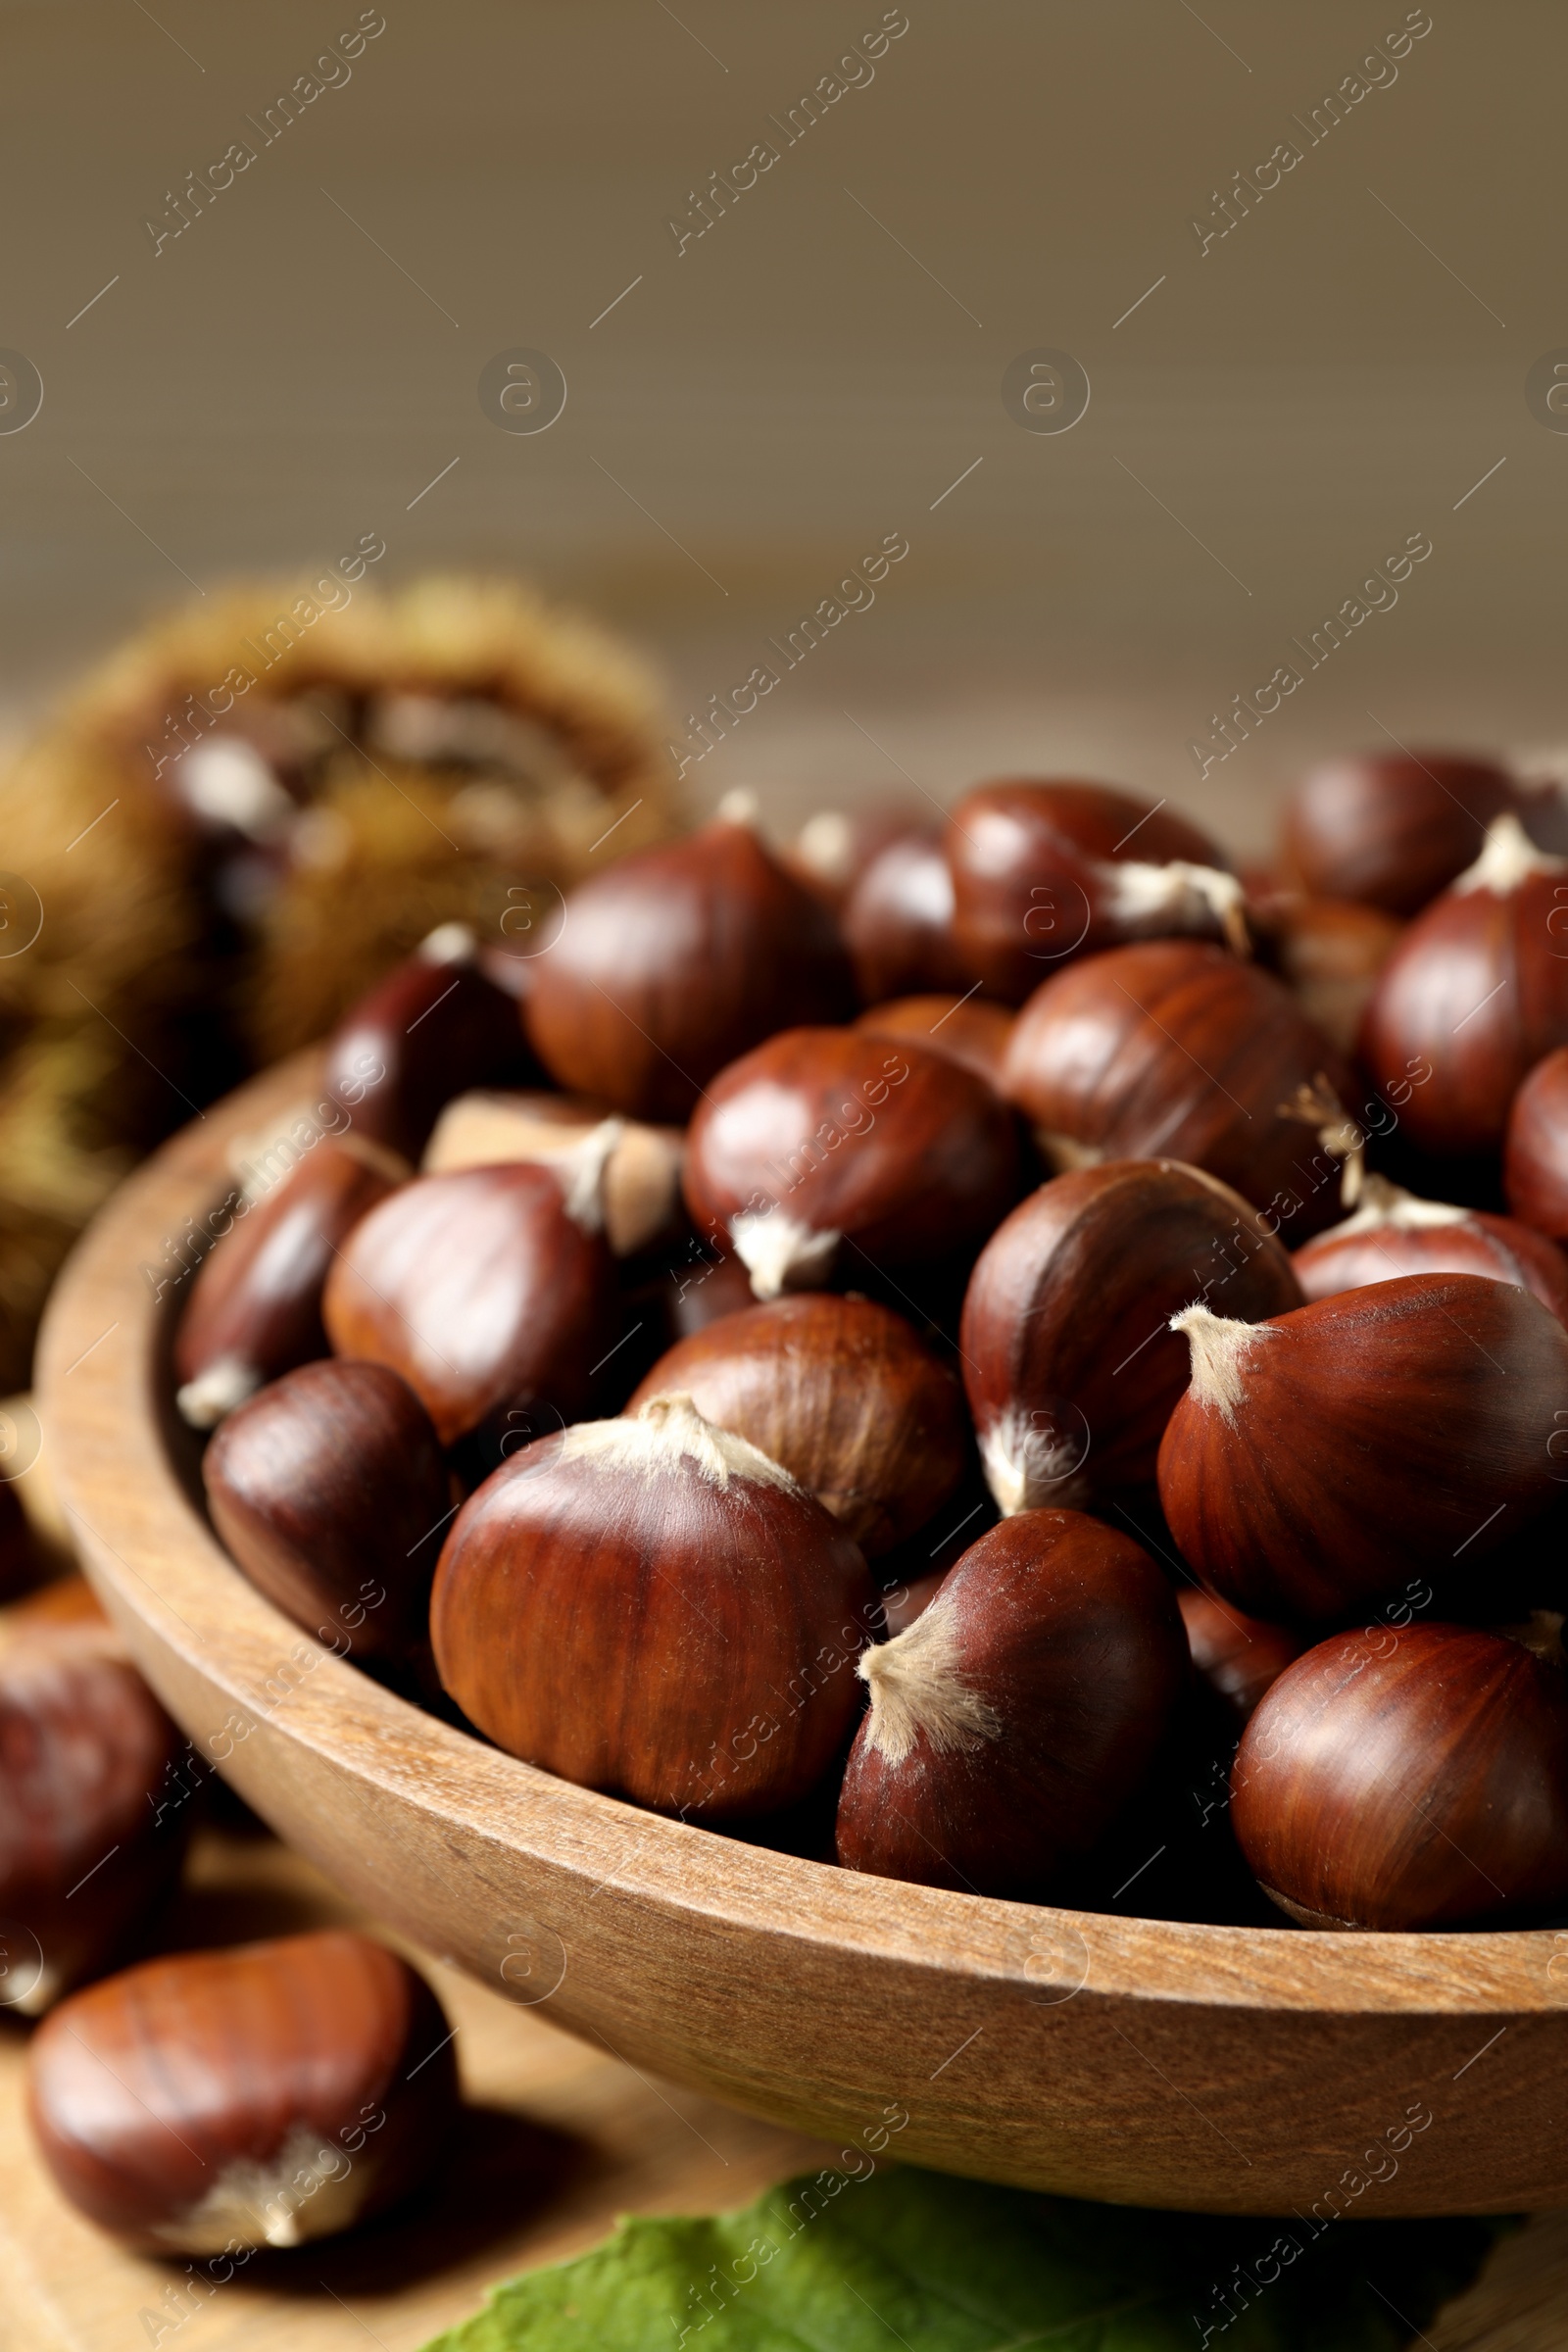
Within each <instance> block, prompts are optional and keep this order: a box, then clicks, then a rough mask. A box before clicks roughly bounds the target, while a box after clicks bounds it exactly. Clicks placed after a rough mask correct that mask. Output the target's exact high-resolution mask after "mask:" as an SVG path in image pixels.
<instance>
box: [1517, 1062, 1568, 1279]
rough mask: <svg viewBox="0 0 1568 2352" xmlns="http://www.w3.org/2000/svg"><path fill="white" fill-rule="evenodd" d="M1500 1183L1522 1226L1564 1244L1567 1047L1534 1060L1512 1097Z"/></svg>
mask: <svg viewBox="0 0 1568 2352" xmlns="http://www.w3.org/2000/svg"><path fill="white" fill-rule="evenodd" d="M1502 1182H1503V1190H1504V1191H1505V1193H1506V1194H1507V1197H1508V1206H1509V1207H1510V1208H1511V1209H1512V1210H1513V1213H1514V1215H1515V1216H1516V1217H1517V1218H1519V1219H1520V1221H1521V1222H1522V1223H1524V1224H1526V1225H1529V1226H1532V1227H1533V1228H1534V1229H1535V1231H1536V1232H1537V1233H1544V1234H1548V1235H1549V1236H1550V1237H1551V1239H1552V1240H1553V1241H1554V1242H1564V1241H1568V1046H1559V1047H1557V1049H1556V1051H1555V1052H1554V1053H1551V1054H1545V1055H1544V1057H1543V1059H1542V1060H1540V1061H1538V1062H1537V1064H1536V1066H1535V1068H1534V1069H1533V1070H1532V1071H1531V1072H1530V1074H1529V1076H1528V1077H1527V1078H1526V1079H1525V1081H1524V1083H1523V1085H1522V1086H1521V1087H1520V1089H1519V1092H1518V1093H1517V1094H1516V1095H1515V1096H1514V1099H1513V1102H1512V1103H1511V1105H1510V1107H1509V1111H1508V1126H1507V1132H1506V1133H1505V1135H1504V1137H1503V1152H1502Z"/></svg>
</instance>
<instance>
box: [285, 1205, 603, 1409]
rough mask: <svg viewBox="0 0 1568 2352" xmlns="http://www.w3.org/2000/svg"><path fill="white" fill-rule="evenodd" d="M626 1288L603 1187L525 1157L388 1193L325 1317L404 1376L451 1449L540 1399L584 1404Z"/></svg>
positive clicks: (354, 1239)
mask: <svg viewBox="0 0 1568 2352" xmlns="http://www.w3.org/2000/svg"><path fill="white" fill-rule="evenodd" d="M582 1172H583V1171H579V1173H582ZM613 1297H614V1274H613V1259H612V1257H611V1254H610V1250H609V1249H608V1247H607V1245H606V1242H605V1237H604V1233H603V1231H602V1229H601V1215H600V1206H599V1193H598V1189H597V1184H596V1185H595V1186H594V1187H593V1188H591V1189H590V1188H586V1187H583V1188H579V1189H578V1191H577V1192H574V1193H568V1189H567V1187H566V1186H564V1184H563V1182H562V1178H561V1176H560V1175H559V1174H558V1173H557V1172H556V1171H555V1170H553V1169H550V1168H541V1167H534V1166H531V1165H529V1164H528V1163H527V1162H518V1163H517V1164H516V1165H515V1166H509V1167H493V1168H465V1169H462V1170H460V1171H459V1172H458V1173H456V1174H454V1175H450V1176H421V1177H419V1178H418V1179H417V1181H416V1182H415V1183H413V1184H410V1185H406V1186H405V1187H404V1189H403V1190H402V1192H400V1193H397V1194H394V1196H393V1197H392V1199H391V1200H389V1201H382V1203H381V1205H380V1207H379V1208H375V1209H372V1210H371V1212H370V1214H369V1215H368V1217H366V1218H364V1219H362V1221H361V1222H360V1223H359V1224H358V1225H357V1226H356V1227H355V1229H354V1231H353V1232H352V1233H351V1234H350V1235H349V1236H348V1238H347V1240H346V1241H345V1242H344V1244H343V1247H342V1249H341V1250H339V1252H338V1254H337V1257H336V1259H335V1260H334V1262H333V1266H332V1271H331V1273H330V1275H329V1276H328V1277H327V1283H326V1291H325V1295H324V1297H323V1299H322V1313H323V1316H324V1319H325V1323H326V1330H327V1336H328V1337H329V1339H330V1340H331V1343H332V1346H333V1348H334V1349H335V1350H336V1352H337V1353H338V1354H339V1355H355V1356H366V1357H368V1358H369V1359H370V1360H371V1361H372V1362H374V1363H382V1364H390V1366H391V1367H392V1369H393V1371H394V1372H400V1373H401V1374H402V1375H403V1378H404V1379H405V1380H406V1381H407V1382H408V1384H409V1386H410V1388H411V1389H413V1391H414V1393H415V1395H416V1396H417V1397H418V1398H419V1400H420V1402H421V1403H422V1404H423V1406H424V1408H425V1410H426V1411H427V1412H428V1414H429V1416H430V1418H431V1420H432V1421H433V1422H434V1423H435V1427H436V1435H437V1436H438V1437H439V1439H440V1441H441V1443H442V1445H443V1446H450V1445H452V1444H454V1443H455V1442H456V1441H457V1440H458V1439H460V1438H463V1437H466V1436H467V1435H468V1434H469V1433H470V1432H472V1431H480V1430H484V1431H495V1430H498V1429H501V1428H502V1427H503V1426H504V1425H505V1422H506V1417H507V1415H508V1413H509V1412H521V1411H524V1410H526V1409H527V1408H528V1407H529V1406H530V1405H534V1404H539V1403H544V1404H547V1405H549V1406H551V1407H552V1408H553V1409H554V1410H555V1411H556V1412H558V1413H560V1414H561V1415H563V1416H564V1417H565V1418H567V1419H569V1418H571V1417H573V1416H574V1415H576V1414H578V1413H581V1412H583V1411H584V1410H585V1409H586V1407H587V1404H588V1401H589V1397H590V1395H591V1392H592V1385H593V1375H594V1372H595V1370H596V1369H597V1367H598V1363H599V1359H600V1357H601V1355H602V1354H603V1352H604V1350H605V1348H607V1347H609V1346H610V1345H611V1344H612V1341H611V1338H610V1336H607V1335H609V1334H610V1333H611V1328H612V1317H613Z"/></svg>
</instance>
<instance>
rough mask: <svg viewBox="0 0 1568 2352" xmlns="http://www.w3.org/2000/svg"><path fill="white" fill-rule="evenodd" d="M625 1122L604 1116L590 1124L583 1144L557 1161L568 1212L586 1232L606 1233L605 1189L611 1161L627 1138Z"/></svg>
mask: <svg viewBox="0 0 1568 2352" xmlns="http://www.w3.org/2000/svg"><path fill="white" fill-rule="evenodd" d="M625 1135H626V1122H625V1120H624V1119H622V1118H617V1117H612V1118H608V1119H601V1120H600V1121H599V1124H598V1126H597V1127H590V1128H589V1130H588V1132H587V1134H586V1135H585V1136H584V1137H583V1138H582V1140H581V1142H580V1143H576V1144H573V1146H572V1148H571V1150H570V1151H569V1152H566V1153H565V1155H564V1157H563V1158H562V1159H561V1160H560V1161H559V1162H558V1163H557V1172H558V1174H559V1175H560V1177H561V1183H562V1189H563V1191H564V1194H565V1199H566V1214H567V1216H568V1217H570V1219H571V1221H572V1223H573V1224H574V1225H580V1226H581V1227H582V1230H583V1232H584V1233H603V1232H604V1230H605V1214H606V1208H605V1188H606V1184H607V1181H608V1178H609V1171H610V1162H611V1159H612V1157H613V1154H614V1153H615V1152H617V1151H618V1150H619V1149H620V1146H621V1144H622V1143H623V1142H624V1140H625Z"/></svg>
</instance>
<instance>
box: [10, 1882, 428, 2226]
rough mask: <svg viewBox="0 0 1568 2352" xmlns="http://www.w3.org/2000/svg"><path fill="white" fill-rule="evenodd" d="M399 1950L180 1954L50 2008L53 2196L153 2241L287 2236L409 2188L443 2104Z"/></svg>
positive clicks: (47, 2094)
mask: <svg viewBox="0 0 1568 2352" xmlns="http://www.w3.org/2000/svg"><path fill="white" fill-rule="evenodd" d="M451 2043H452V2036H451V2034H450V2033H449V2032H448V2030H447V2023H446V2019H445V2018H444V2016H443V2015H442V2013H441V2006H440V2003H439V2002H438V2001H437V2000H436V1997H435V1995H434V1993H432V1992H431V1990H430V1988H429V1986H428V1985H426V1984H425V1982H424V1980H423V1978H422V1977H419V1976H417V1975H416V1973H415V1971H414V1970H413V1969H412V1968H410V1967H409V1965H408V1963H407V1962H406V1961H404V1960H400V1959H399V1958H398V1957H397V1955H396V1953H394V1952H389V1951H388V1950H387V1949H386V1947H385V1946H384V1945H383V1944H379V1943H374V1942H372V1941H371V1940H370V1938H369V1936H359V1935H354V1934H351V1933H348V1932H347V1931H345V1930H341V1929H330V1930H323V1931H319V1932H318V1933H316V1934H313V1935H306V1936H280V1937H278V1938H276V1939H275V1940H273V1941H270V1942H266V1943H249V1944H241V1945H239V1946H237V1947H236V1948H234V1949H231V1950H227V1951H212V1952H181V1953H178V1954H175V1955H172V1956H171V1957H168V1958H164V1959H158V1960H147V1961H144V1962H142V1964H141V1965H140V1966H139V1967H136V1968H128V1969H126V1970H124V1972H123V1974H122V1975H120V1976H117V1977H109V1978H106V1979H105V1981H104V1982H103V1983H102V1984H101V1985H93V1986H91V1988H90V1989H89V1990H87V1991H85V1992H79V1993H77V1994H76V1995H75V1996H74V1997H73V1999H72V2000H69V2001H67V2002H65V2003H63V2004H62V2006H61V2007H60V2008H59V2009H57V2010H56V2011H55V2013H54V2015H53V2016H52V2017H51V2018H50V2019H49V2020H48V2022H47V2024H46V2025H44V2026H43V2028H42V2029H41V2030H40V2032H39V2033H38V2034H37V2036H36V2037H35V2039H34V2041H33V2044H32V2048H31V2051H30V2053H29V2064H28V2070H27V2103H28V2111H29V2115H30V2119H31V2123H32V2128H33V2131H34V2133H35V2134H36V2136H37V2141H38V2145H39V2148H40V2150H41V2151H42V2154H43V2158H44V2162H45V2163H46V2164H47V2165H48V2167H49V2170H50V2172H51V2173H52V2174H53V2176H54V2179H55V2182H56V2184H57V2186H58V2187H59V2188H60V2190H61V2192H62V2194H63V2195H64V2196H66V2197H68V2198H69V2199H70V2201H71V2203H72V2204H73V2205H74V2206H75V2207H76V2208H77V2210H78V2211H79V2212H81V2213H84V2214H86V2215H87V2217H88V2219H89V2220H90V2221H94V2222H96V2223H97V2224H98V2225H99V2227H100V2228H101V2229H110V2230H113V2231H114V2232H115V2233H116V2234H117V2235H119V2236H122V2237H123V2238H126V2239H128V2240H129V2241H130V2242H131V2243H132V2244H134V2245H137V2246H141V2247H145V2248H147V2249H148V2250H150V2251H158V2252H172V2253H177V2254H219V2253H229V2252H233V2251H235V2250H236V2249H238V2248H244V2247H250V2246H262V2245H268V2246H298V2245H303V2244H305V2243H306V2242H307V2241H308V2240H310V2239H312V2238H319V2237H327V2236H330V2235H332V2234H333V2233H334V2232H335V2231H337V2230H340V2229H349V2228H351V2227H352V2226H353V2224H354V2223H356V2222H358V2221H361V2220H363V2219H364V2218H365V2216H366V2215H367V2214H370V2213H375V2212H379V2211H380V2210H381V2209H382V2208H383V2207H384V2206H387V2205H390V2204H393V2203H394V2202H395V2201H396V2200H397V2199H398V2198H400V2197H402V2196H404V2195H406V2194H407V2192H408V2191H409V2190H410V2189H411V2188H413V2187H414V2186H415V2185H416V2184H417V2182H418V2180H420V2179H421V2178H422V2177H423V2175H424V2174H425V2173H426V2172H427V2171H428V2170H429V2168H430V2166H431V2164H432V2163H433V2162H434V2160H435V2158H436V2157H437V2155H438V2154H439V2152H440V2143H441V2138H442V2135H443V2134H444V2132H445V2131H446V2130H447V2129H448V2127H449V2126H450V2124H451V2123H452V2121H453V2120H454V2117H455V2115H456V2112H457V2069H456V2066H455V2064H454V2062H453V2055H452V2046H451Z"/></svg>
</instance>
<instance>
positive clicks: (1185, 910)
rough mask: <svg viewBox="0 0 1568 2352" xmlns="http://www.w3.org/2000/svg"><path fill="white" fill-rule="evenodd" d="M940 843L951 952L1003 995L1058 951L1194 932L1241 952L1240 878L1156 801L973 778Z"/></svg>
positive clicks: (1033, 978) (1038, 975) (1034, 977)
mask: <svg viewBox="0 0 1568 2352" xmlns="http://www.w3.org/2000/svg"><path fill="white" fill-rule="evenodd" d="M943 847H944V850H945V851H946V854H947V859H948V864H949V866H950V868H951V869H952V873H953V889H954V912H953V936H954V940H955V942H956V946H957V951H958V954H959V956H961V958H962V960H963V963H964V965H965V967H966V969H967V972H968V977H969V978H970V979H971V980H977V981H978V982H979V983H980V985H981V987H982V988H984V989H986V990H987V991H988V992H989V994H990V995H992V996H994V997H1000V998H1002V999H1003V1001H1004V1002H1005V1004H1008V1005H1021V1004H1022V1003H1023V1001H1024V999H1025V998H1026V997H1028V996H1030V995H1032V994H1033V992H1034V990H1036V989H1037V988H1038V987H1039V986H1040V984H1041V982H1042V981H1043V980H1046V979H1049V977H1050V976H1051V974H1052V973H1053V971H1054V970H1057V969H1059V967H1060V965H1061V963H1062V961H1063V960H1064V959H1065V958H1066V957H1068V956H1093V955H1096V954H1098V953H1099V951H1100V950H1101V949H1103V948H1113V947H1119V946H1121V945H1122V944H1123V943H1124V942H1125V941H1128V940H1134V939H1165V938H1170V937H1172V936H1175V935H1178V934H1181V933H1197V934H1198V935H1199V936H1201V937H1202V938H1206V939H1220V938H1226V939H1229V940H1230V942H1231V945H1232V946H1233V947H1234V948H1236V949H1237V950H1238V951H1239V952H1241V953H1244V954H1245V953H1246V950H1247V944H1248V943H1247V928H1246V921H1245V917H1244V914H1243V907H1242V887H1241V884H1240V883H1239V882H1238V881H1237V879H1236V877H1235V875H1234V874H1232V873H1229V872H1228V871H1226V870H1225V869H1226V864H1227V860H1226V858H1225V857H1224V856H1223V854H1222V853H1221V851H1220V850H1218V849H1217V848H1216V847H1215V845H1214V843H1213V842H1212V841H1210V840H1209V838H1208V836H1207V834H1205V833H1201V832H1200V831H1199V829H1198V827H1197V826H1196V825H1190V824H1188V823H1187V821H1186V819H1185V818H1184V817H1180V816H1177V815H1175V814H1174V813H1173V812H1172V811H1171V810H1170V809H1166V808H1165V807H1164V806H1163V804H1161V803H1156V802H1152V801H1141V800H1138V799H1136V798H1135V797H1134V796H1133V795H1132V794H1131V793H1126V792H1115V791H1113V790H1112V789H1111V787H1110V786H1109V785H1107V784H1076V783H1071V784H1070V783H1030V782H1016V783H1014V782H1006V783H999V784H981V785H978V786H977V787H976V788H975V790H974V791H973V792H967V793H965V794H964V796H963V798H962V800H960V801H959V802H957V803H956V806H955V808H954V809H953V813H952V816H951V817H950V819H949V822H948V829H947V832H946V834H945V835H944V837H943ZM888 993H889V994H892V993H893V992H892V991H891V990H890V991H889V992H888Z"/></svg>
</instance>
